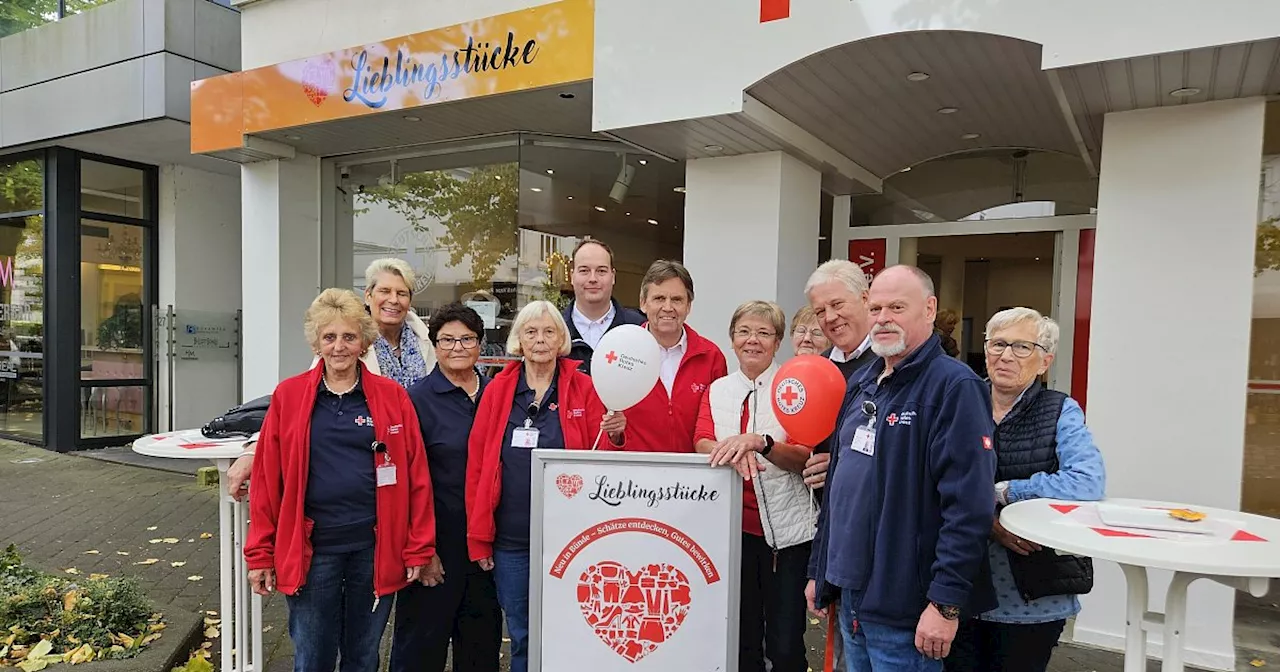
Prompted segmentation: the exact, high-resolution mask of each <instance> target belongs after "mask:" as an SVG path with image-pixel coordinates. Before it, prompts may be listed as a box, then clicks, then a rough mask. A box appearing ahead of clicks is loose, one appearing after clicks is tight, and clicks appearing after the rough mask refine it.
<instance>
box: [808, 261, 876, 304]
mask: <svg viewBox="0 0 1280 672" xmlns="http://www.w3.org/2000/svg"><path fill="white" fill-rule="evenodd" d="M832 280H836V281H839V282H840V283H842V284H844V286H845V287H848V288H849V291H850V292H853V293H854V294H856V295H858V296H862V295H863V294H866V293H867V292H868V291H870V290H871V283H869V282H868V281H867V274H866V273H864V272H863V271H862V267H861V266H858V265H857V264H855V263H853V262H852V261H849V260H848V259H832V260H831V261H826V262H823V263H822V265H820V266H818V268H817V269H815V270H814V271H813V273H812V274H810V275H809V281H808V282H806V283H804V295H805V296H809V292H811V291H813V288H814V287H817V286H818V285H821V284H822V283H824V282H831V281H832Z"/></svg>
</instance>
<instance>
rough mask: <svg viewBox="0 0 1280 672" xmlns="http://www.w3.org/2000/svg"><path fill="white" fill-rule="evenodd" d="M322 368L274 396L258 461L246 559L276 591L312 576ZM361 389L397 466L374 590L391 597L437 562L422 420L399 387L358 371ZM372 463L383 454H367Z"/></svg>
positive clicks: (381, 514)
mask: <svg viewBox="0 0 1280 672" xmlns="http://www.w3.org/2000/svg"><path fill="white" fill-rule="evenodd" d="M323 373H324V367H323V366H317V367H314V368H312V369H311V370H310V371H307V372H306V373H303V374H301V375H297V376H294V377H292V378H289V379H287V380H284V381H282V382H281V383H280V385H278V386H277V387H276V390H275V392H274V393H272V395H271V406H270V407H269V408H268V409H267V417H266V420H265V421H264V422H263V424H262V433H261V435H259V437H258V448H257V450H256V451H255V457H254V460H253V475H252V477H251V478H252V480H251V481H250V495H249V536H248V538H247V539H246V540H245V545H244V557H245V561H246V562H247V563H248V566H249V569H251V570H252V569H274V570H275V572H276V589H277V590H279V591H280V592H282V593H284V594H286V595H293V594H296V593H297V592H298V589H299V588H302V586H303V585H304V584H305V583H306V582H307V572H308V571H309V570H310V569H311V529H312V527H313V526H314V523H313V522H312V521H311V520H310V519H309V518H307V517H306V516H305V515H304V513H303V512H304V510H305V501H306V495H307V474H308V469H309V467H310V462H311V414H312V410H313V409H314V408H315V405H316V395H317V392H318V390H319V388H320V376H321V375H323ZM360 385H361V386H362V387H363V388H364V394H365V398H366V399H367V401H368V403H369V415H370V416H372V417H373V426H374V436H375V437H376V438H377V440H378V441H381V442H383V443H384V444H386V446H387V453H386V454H387V455H389V456H390V457H391V463H392V464H394V465H396V484H395V485H387V486H383V487H380V488H378V490H377V507H378V513H377V515H378V518H377V524H376V525H375V527H374V532H375V535H376V538H375V540H374V566H373V587H374V592H375V593H377V595H378V596H380V597H382V596H386V595H391V594H392V593H395V592H396V591H398V590H400V589H401V588H404V587H405V586H406V585H408V582H407V581H406V580H405V570H406V569H407V568H409V567H417V566H420V565H425V564H427V563H428V562H430V561H431V557H432V556H434V555H435V553H436V549H435V545H436V519H435V499H434V498H433V497H432V493H431V475H430V473H429V472H428V471H427V456H426V452H425V451H423V449H422V446H423V443H422V432H421V431H420V429H419V427H418V414H417V412H416V411H415V410H414V408H413V403H412V402H410V401H409V394H408V393H407V392H405V390H404V388H403V387H400V385H399V384H398V383H396V382H395V381H393V380H391V379H389V378H383V377H382V376H378V375H374V374H372V373H369V371H368V369H366V368H365V366H364V364H363V363H361V364H360ZM369 459H370V460H373V461H374V464H375V465H377V464H382V463H383V462H384V459H385V458H384V457H383V456H382V455H379V454H376V453H374V452H373V451H372V450H371V451H369Z"/></svg>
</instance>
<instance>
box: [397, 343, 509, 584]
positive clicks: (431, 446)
mask: <svg viewBox="0 0 1280 672" xmlns="http://www.w3.org/2000/svg"><path fill="white" fill-rule="evenodd" d="M477 375H479V373H478V372H477ZM488 384H489V379H488V378H486V377H484V376H480V392H479V394H477V395H476V401H471V398H470V397H468V396H467V393H466V391H464V390H463V389H462V388H460V387H458V386H457V385H454V384H453V383H452V382H450V380H449V379H448V378H446V377H445V375H444V372H443V371H441V370H440V367H439V366H437V367H436V368H435V369H433V370H432V371H431V373H430V374H428V375H427V377H426V378H423V379H422V380H419V381H418V382H416V383H414V384H413V385H412V386H410V387H409V398H410V399H411V400H413V407H414V408H415V409H417V411H418V425H419V426H421V427H422V442H423V443H424V444H425V445H426V449H427V468H428V469H429V470H430V472H431V489H432V491H433V492H434V494H435V503H436V548H437V549H438V551H439V552H440V559H441V560H442V561H443V562H444V563H445V566H446V569H447V568H448V567H449V566H450V565H466V564H467V563H468V562H470V558H469V557H468V556H467V504H466V494H467V438H468V437H469V436H470V435H471V425H472V424H473V423H474V422H475V418H476V404H477V403H478V402H479V401H480V397H481V396H482V395H483V394H484V388H485V386H487V385H488Z"/></svg>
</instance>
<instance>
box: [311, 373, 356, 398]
mask: <svg viewBox="0 0 1280 672" xmlns="http://www.w3.org/2000/svg"><path fill="white" fill-rule="evenodd" d="M320 380H321V382H323V383H324V389H326V390H328V391H329V394H332V395H334V396H337V397H341V396H343V395H346V394H349V393H350V392H351V390H354V389H356V385H359V384H360V377H359V376H356V380H355V382H353V383H351V386H350V387H348V388H347V389H345V390H343V391H341V392H335V391H334V389H333V388H332V387H329V377H328V376H323V377H321V379H320Z"/></svg>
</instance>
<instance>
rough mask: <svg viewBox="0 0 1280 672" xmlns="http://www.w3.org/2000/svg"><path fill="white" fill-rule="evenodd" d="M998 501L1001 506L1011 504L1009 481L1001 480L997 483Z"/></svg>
mask: <svg viewBox="0 0 1280 672" xmlns="http://www.w3.org/2000/svg"><path fill="white" fill-rule="evenodd" d="M996 501H997V502H999V503H1000V505H1001V506H1008V505H1009V481H1000V482H999V483H996Z"/></svg>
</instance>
